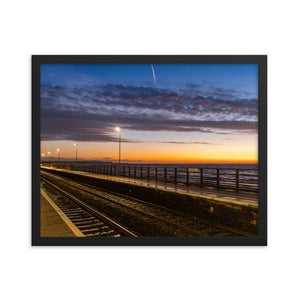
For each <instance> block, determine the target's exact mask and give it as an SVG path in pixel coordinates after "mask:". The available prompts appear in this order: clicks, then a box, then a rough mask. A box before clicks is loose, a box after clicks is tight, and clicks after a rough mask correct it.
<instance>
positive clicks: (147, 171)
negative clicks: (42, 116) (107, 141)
mask: <svg viewBox="0 0 300 300" xmlns="http://www.w3.org/2000/svg"><path fill="white" fill-rule="evenodd" d="M42 165H43V166H52V167H55V168H59V169H68V170H73V171H81V172H87V173H91V174H103V175H110V176H122V177H129V178H134V179H139V180H146V181H154V182H157V183H163V184H173V185H175V186H191V187H196V186H197V187H201V188H206V187H210V188H216V189H229V190H236V191H244V192H254V193H257V192H258V179H259V177H258V170H257V169H250V168H249V169H235V168H207V167H203V168H202V167H199V168H189V167H174V166H149V165H148V166H147V165H129V164H121V165H118V164H104V163H103V164H100V163H96V164H59V163H42Z"/></svg>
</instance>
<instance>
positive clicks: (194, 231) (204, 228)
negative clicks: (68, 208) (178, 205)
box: [41, 171, 252, 237]
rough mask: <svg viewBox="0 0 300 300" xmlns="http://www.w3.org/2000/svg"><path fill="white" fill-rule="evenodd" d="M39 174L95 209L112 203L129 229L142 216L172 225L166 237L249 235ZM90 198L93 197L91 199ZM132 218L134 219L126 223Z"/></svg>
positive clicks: (113, 215) (85, 185)
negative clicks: (90, 204)
mask: <svg viewBox="0 0 300 300" xmlns="http://www.w3.org/2000/svg"><path fill="white" fill-rule="evenodd" d="M41 174H42V177H43V178H45V176H46V177H47V179H48V180H52V181H56V182H57V183H58V184H59V185H60V186H61V185H63V188H64V189H67V190H68V192H69V193H72V194H73V193H75V194H77V197H79V198H80V199H85V201H88V202H90V203H92V205H93V206H94V207H95V206H96V207H97V210H99V203H100V202H101V203H103V202H105V203H106V204H105V205H104V206H103V204H102V205H100V206H101V211H103V210H102V209H104V210H107V204H108V205H109V204H111V205H113V206H114V207H113V208H112V209H109V210H110V214H112V217H113V218H114V219H118V220H119V219H123V222H125V224H126V227H127V228H131V226H132V225H134V226H135V223H134V221H135V222H136V223H140V224H141V223H143V222H145V219H147V220H146V221H147V222H146V223H148V226H150V224H149V223H152V224H153V223H156V224H157V223H159V224H160V225H161V226H162V227H168V228H169V229H170V228H172V230H169V234H168V236H173V235H175V236H202V237H203V236H252V235H250V234H249V233H246V232H243V231H239V230H235V229H232V228H229V227H227V226H223V225H220V224H216V223H213V222H211V221H208V220H205V219H200V218H196V217H193V216H190V215H187V214H185V213H181V212H178V211H175V210H172V209H169V208H165V207H162V206H158V205H154V204H151V203H148V202H145V201H142V200H139V199H136V198H132V197H128V196H124V195H120V194H117V193H114V192H111V191H106V190H103V189H101V188H99V187H97V188H95V187H94V186H90V185H87V184H84V185H83V184H81V183H79V182H75V181H73V180H72V181H71V180H69V179H66V178H63V177H61V176H57V175H53V174H49V173H48V172H45V171H42V172H41ZM91 197H92V198H93V200H91V199H90V198H91ZM111 211H113V212H111ZM120 211H122V216H121V217H120V216H116V215H118V214H120ZM124 211H125V213H124ZM128 212H129V215H128ZM124 214H125V217H124ZM126 215H127V216H126ZM137 215H139V216H143V218H142V220H140V218H138V217H137ZM131 219H135V220H133V221H132V222H129V221H130V220H131ZM149 221H150V222H149ZM128 223H133V224H128ZM123 224H124V223H123ZM145 226H146V225H141V227H145ZM135 231H139V228H138V227H137V226H135ZM170 231H171V232H170ZM155 234H156V233H155V232H153V231H152V234H150V235H151V236H152V235H155ZM138 235H141V236H144V235H148V233H146V234H145V230H144V232H139V234H138ZM159 236H164V235H159Z"/></svg>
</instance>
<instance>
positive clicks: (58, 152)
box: [56, 148, 60, 161]
mask: <svg viewBox="0 0 300 300" xmlns="http://www.w3.org/2000/svg"><path fill="white" fill-rule="evenodd" d="M56 151H57V161H59V154H60V149H59V148H57V149H56Z"/></svg>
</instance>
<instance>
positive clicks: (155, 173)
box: [155, 167, 157, 181]
mask: <svg viewBox="0 0 300 300" xmlns="http://www.w3.org/2000/svg"><path fill="white" fill-rule="evenodd" d="M155 181H157V167H155Z"/></svg>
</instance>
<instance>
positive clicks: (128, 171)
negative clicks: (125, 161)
mask: <svg viewBox="0 0 300 300" xmlns="http://www.w3.org/2000/svg"><path fill="white" fill-rule="evenodd" d="M128 177H130V166H128Z"/></svg>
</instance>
